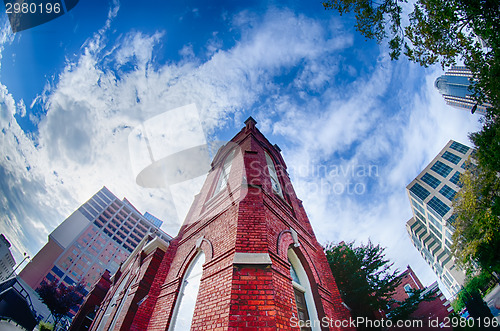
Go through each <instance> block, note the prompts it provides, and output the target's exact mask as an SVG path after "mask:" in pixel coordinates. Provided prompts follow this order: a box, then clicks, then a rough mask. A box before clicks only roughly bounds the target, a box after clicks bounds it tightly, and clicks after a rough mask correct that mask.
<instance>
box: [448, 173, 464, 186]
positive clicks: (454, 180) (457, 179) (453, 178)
mask: <svg viewBox="0 0 500 331" xmlns="http://www.w3.org/2000/svg"><path fill="white" fill-rule="evenodd" d="M450 182H452V183H453V184H455V185H457V186H460V187H461V186H462V185H461V184H460V172H458V171H455V173H454V174H453V176H451V178H450Z"/></svg>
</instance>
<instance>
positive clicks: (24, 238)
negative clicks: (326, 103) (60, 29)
mask: <svg viewBox="0 0 500 331" xmlns="http://www.w3.org/2000/svg"><path fill="white" fill-rule="evenodd" d="M118 9H119V5H118V4H117V3H115V4H114V6H113V7H112V8H111V10H110V12H109V15H108V20H107V21H106V23H105V24H104V26H103V28H102V29H101V30H99V31H98V32H97V33H96V34H95V35H94V36H93V37H92V38H90V39H89V40H87V41H86V42H85V44H84V46H83V48H82V54H81V55H80V56H79V57H77V58H76V59H75V60H74V61H69V62H68V63H67V65H66V67H65V69H64V70H63V71H62V72H61V73H60V75H59V77H58V81H57V82H56V83H55V84H52V85H49V84H47V86H46V89H45V90H44V91H42V92H41V93H40V95H39V96H38V97H37V98H36V101H33V102H30V104H31V108H32V107H33V106H34V104H35V103H40V104H41V105H42V106H43V107H44V108H45V109H46V115H45V116H42V117H41V118H40V122H39V125H38V135H37V136H36V139H35V140H36V144H37V145H36V147H35V142H34V141H33V140H31V139H30V138H28V137H27V136H26V134H25V133H24V132H23V131H22V130H21V129H20V128H19V126H18V125H17V123H16V121H15V119H14V118H13V115H14V114H15V113H16V112H19V109H17V108H16V102H15V100H14V99H13V98H12V96H11V95H10V94H9V93H8V91H7V88H6V87H3V90H2V91H3V98H2V99H3V100H4V101H3V104H4V105H5V108H6V109H7V110H9V111H8V112H5V111H2V114H3V116H5V118H4V119H3V121H2V123H3V127H4V128H6V131H5V132H4V133H2V134H1V135H0V139H2V140H3V144H2V146H4V148H5V149H6V152H7V153H5V154H4V155H11V159H10V160H8V161H6V160H2V161H1V165H2V166H3V167H4V168H5V169H6V171H7V175H8V176H11V177H12V180H11V181H15V180H17V178H24V179H25V180H24V181H23V182H17V185H19V186H16V184H12V186H11V187H13V191H16V192H18V191H19V190H20V188H21V187H22V190H23V191H25V193H26V196H25V198H24V199H23V203H25V208H24V209H29V210H33V211H36V210H45V211H47V210H49V211H50V212H45V213H43V212H42V213H39V214H36V213H32V214H26V212H25V211H18V212H13V214H15V216H16V219H12V223H13V224H19V225H20V229H19V231H13V230H9V229H8V228H5V232H7V234H8V237H10V236H12V237H13V239H12V240H13V241H14V242H16V243H22V245H24V246H22V245H20V246H19V247H24V248H23V249H24V250H28V251H29V252H30V253H31V254H33V253H34V252H35V251H36V250H37V249H39V248H40V247H41V244H42V243H43V242H45V240H46V235H47V233H49V232H50V231H51V230H52V229H53V228H54V227H55V226H56V225H57V224H58V223H60V222H61V221H62V220H63V218H64V217H66V216H67V215H69V213H70V212H71V211H73V210H74V209H76V208H77V207H78V206H79V205H80V204H81V203H82V202H84V201H86V200H87V199H88V198H89V197H90V196H91V195H92V194H94V193H95V192H96V191H97V190H99V189H100V188H101V187H102V186H103V185H105V186H107V187H108V188H109V189H110V190H111V191H112V192H114V193H115V194H116V195H117V196H118V197H120V198H121V197H124V196H126V197H127V198H128V199H129V200H130V201H132V202H133V203H134V204H135V205H136V206H137V207H138V208H139V209H140V210H141V211H143V212H144V211H146V210H148V211H150V212H151V213H152V214H154V215H156V216H158V217H160V218H161V219H163V220H164V221H165V226H164V228H165V229H166V230H167V231H168V232H170V233H171V234H175V233H176V231H177V228H178V226H179V220H178V219H177V216H176V213H175V209H174V208H173V202H172V195H171V193H170V191H169V190H168V189H142V188H140V187H138V186H137V184H136V183H135V178H134V173H133V171H132V167H131V164H130V158H129V154H128V144H127V141H128V140H127V138H128V135H129V133H130V132H131V130H132V128H134V127H136V126H138V125H140V124H141V123H142V122H144V121H145V120H148V119H149V118H152V117H153V116H155V115H157V114H160V113H162V112H164V111H166V110H168V109H173V108H176V107H179V106H184V105H186V104H190V103H193V102H194V103H195V104H196V105H197V108H198V109H199V110H200V118H201V119H202V124H203V127H204V130H205V134H206V135H207V137H209V136H212V135H213V133H214V132H215V131H214V130H215V129H216V128H218V127H222V126H224V125H226V124H225V123H227V121H228V119H230V117H232V116H233V115H235V117H238V116H239V115H238V112H240V111H241V110H243V109H248V108H250V107H251V106H252V105H254V103H255V102H256V101H257V100H259V98H260V97H261V95H262V93H263V92H265V93H267V94H272V93H273V92H278V91H275V90H274V88H276V86H274V85H272V84H271V85H270V84H269V81H270V80H271V79H272V78H273V77H275V76H276V75H279V74H280V73H281V71H282V70H283V69H286V70H287V69H288V68H291V67H293V66H295V65H297V64H299V63H301V62H302V61H305V62H307V63H309V66H308V67H307V68H306V70H305V71H304V75H303V77H306V78H307V77H312V75H313V74H314V72H315V71H316V72H317V71H318V70H320V69H321V70H324V67H325V66H328V65H329V64H331V61H332V58H331V57H330V58H329V60H328V61H322V60H321V58H322V57H323V56H324V55H325V54H329V53H331V52H335V51H337V50H340V49H341V48H343V47H347V46H349V45H351V44H352V39H351V38H349V36H348V35H346V34H338V36H337V35H335V36H332V33H331V31H330V30H328V29H330V27H326V28H325V27H323V26H322V25H321V24H320V23H319V22H316V21H314V20H312V19H309V18H307V17H305V16H302V15H295V14H293V13H292V12H290V11H286V10H285V11H279V10H271V11H270V12H269V13H267V14H266V15H265V16H264V17H263V18H260V17H252V18H251V19H249V20H247V23H248V24H247V25H239V26H238V25H234V26H233V28H234V29H240V30H241V34H242V35H243V36H244V37H243V38H242V39H241V40H240V41H238V42H237V43H236V44H235V46H234V47H232V48H230V49H228V50H217V51H215V52H214V55H213V56H212V58H210V59H209V60H208V61H206V62H205V63H201V64H200V63H199V62H198V61H199V60H197V59H193V61H190V56H191V55H192V53H191V52H190V51H189V46H187V47H188V48H185V50H184V51H183V52H182V54H184V55H185V58H184V59H183V60H182V61H181V62H180V63H178V64H175V63H167V64H159V63H154V65H151V64H152V63H153V61H154V59H155V57H154V54H155V50H156V49H157V48H158V46H159V45H160V44H161V43H162V42H163V38H164V33H160V32H157V33H153V34H150V35H148V34H145V33H142V32H140V31H137V32H129V33H127V34H125V35H122V36H121V37H120V38H119V40H118V41H116V43H115V42H110V41H108V40H107V38H108V37H107V35H108V33H109V31H110V30H111V27H112V21H113V19H114V17H116V16H117V15H118ZM252 20H253V21H252ZM234 22H235V21H234ZM240 23H241V22H240ZM212 46H217V44H216V43H215V44H212ZM127 68H134V70H129V69H127ZM325 79H326V76H321V77H319V78H317V79H316V81H314V82H311V83H310V84H311V86H312V87H313V88H317V87H318V86H319V85H321V84H322V82H324V81H325ZM268 88H271V90H268ZM21 111H22V110H21ZM284 111H286V109H282V110H281V112H284ZM30 116H31V114H30ZM240 125H241V123H238V126H240ZM28 169H29V170H28ZM9 178H10V177H9ZM9 189H10V188H9ZM179 190H180V191H184V190H185V188H183V187H179V188H177V191H179ZM32 199H35V201H33V200H32ZM190 199H192V197H190V198H189V199H179V200H181V201H188V200H189V201H191V200H190ZM10 201H12V200H10ZM4 208H6V209H8V208H9V206H5V207H4ZM24 216H26V219H25V220H21V219H20V217H24ZM28 228H31V229H33V231H31V232H30V231H28V230H27V229H28ZM2 230H4V229H2ZM35 230H36V231H35ZM30 236H33V237H34V238H36V239H35V240H32V242H30V243H29V244H28V241H29V240H28V238H29V237H30ZM21 250H22V249H21Z"/></svg>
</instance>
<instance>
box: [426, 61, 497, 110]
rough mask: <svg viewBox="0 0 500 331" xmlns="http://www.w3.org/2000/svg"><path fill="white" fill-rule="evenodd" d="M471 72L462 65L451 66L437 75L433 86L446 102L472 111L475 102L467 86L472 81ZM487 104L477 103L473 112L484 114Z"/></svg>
mask: <svg viewBox="0 0 500 331" xmlns="http://www.w3.org/2000/svg"><path fill="white" fill-rule="evenodd" d="M472 78H473V77H472V72H471V71H470V70H469V69H467V68H466V67H464V66H453V67H451V69H450V70H448V71H447V72H446V73H445V74H444V75H442V76H440V77H438V78H437V79H436V81H435V82H434V86H435V87H436V88H437V90H438V91H439V93H441V95H442V96H443V98H444V99H445V101H446V104H448V105H450V106H453V107H456V108H461V109H466V110H469V111H472V109H473V108H474V106H475V105H476V102H475V101H474V99H473V98H472V91H470V90H469V86H470V85H471V82H472ZM488 107H491V105H489V104H481V105H479V104H478V105H477V106H476V109H475V111H474V112H477V113H479V114H481V115H484V114H486V109H487V108H488Z"/></svg>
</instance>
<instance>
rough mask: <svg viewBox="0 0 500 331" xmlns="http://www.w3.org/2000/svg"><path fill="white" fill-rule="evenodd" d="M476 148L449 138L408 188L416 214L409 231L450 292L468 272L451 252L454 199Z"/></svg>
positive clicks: (455, 290) (459, 286)
mask: <svg viewBox="0 0 500 331" xmlns="http://www.w3.org/2000/svg"><path fill="white" fill-rule="evenodd" d="M472 151H473V149H472V148H470V147H467V146H465V145H462V144H461V143H459V142H456V141H453V140H450V141H449V142H448V143H447V144H446V146H445V147H444V148H443V149H442V150H441V152H439V154H438V155H437V156H436V157H435V158H434V159H433V160H432V162H431V163H429V165H428V166H427V167H426V168H425V169H424V170H423V171H422V172H421V173H420V174H419V175H418V176H417V178H415V179H414V180H413V181H412V182H411V183H410V184H409V185H408V186H407V187H406V191H407V193H408V198H409V199H410V204H411V207H412V212H413V217H412V218H411V219H410V220H409V221H408V222H407V223H406V230H407V231H408V235H409V236H410V239H411V241H412V243H413V245H414V246H415V247H416V248H417V249H418V251H419V252H420V253H421V254H422V257H423V258H424V259H425V261H426V262H427V263H428V264H429V265H430V266H431V268H432V270H434V272H435V273H436V275H437V276H438V277H439V279H440V280H441V281H442V282H443V284H444V285H445V287H446V288H447V289H448V291H449V292H450V294H451V295H453V296H454V295H455V294H456V293H458V291H460V289H461V287H462V285H463V283H464V281H465V273H464V271H463V270H462V269H460V268H459V267H458V266H457V265H456V264H455V262H454V259H453V257H452V255H451V252H450V248H451V243H452V240H451V236H452V233H453V231H454V227H453V222H454V215H453V208H452V200H453V198H454V197H455V194H456V193H457V192H458V190H459V189H460V183H459V177H460V174H461V173H463V172H464V171H465V162H466V160H467V159H468V157H469V156H470V154H471V153H472Z"/></svg>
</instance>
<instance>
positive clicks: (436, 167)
mask: <svg viewBox="0 0 500 331" xmlns="http://www.w3.org/2000/svg"><path fill="white" fill-rule="evenodd" d="M431 170H432V171H434V172H435V173H437V174H439V175H441V176H443V177H444V178H446V177H447V176H448V175H449V174H450V172H451V170H452V169H451V167H449V166H447V165H446V164H444V163H443V162H441V161H436V163H434V164H433V165H432V167H431Z"/></svg>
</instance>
